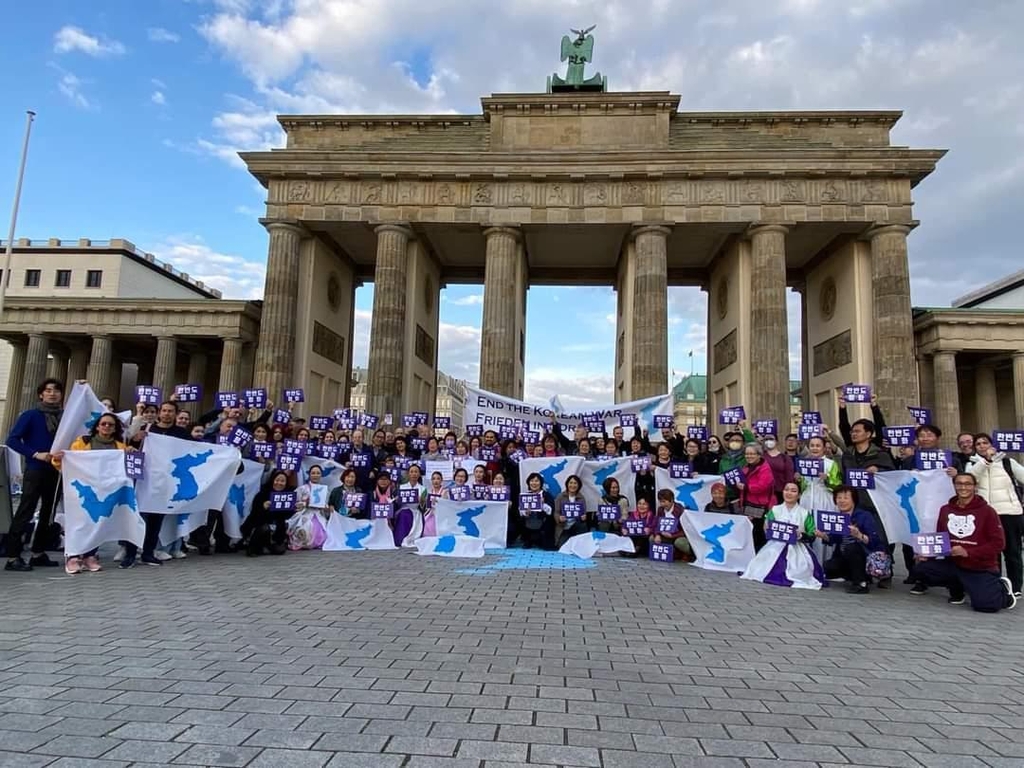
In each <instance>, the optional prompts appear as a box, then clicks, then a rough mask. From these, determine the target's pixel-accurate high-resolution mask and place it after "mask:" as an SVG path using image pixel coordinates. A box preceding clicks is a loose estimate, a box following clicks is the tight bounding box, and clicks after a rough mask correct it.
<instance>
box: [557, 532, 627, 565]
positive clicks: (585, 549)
mask: <svg viewBox="0 0 1024 768" xmlns="http://www.w3.org/2000/svg"><path fill="white" fill-rule="evenodd" d="M599 552H600V553H601V554H602V555H610V554H614V553H617V552H636V547H634V546H633V540H632V539H631V538H629V537H628V536H619V535H617V534H614V533H605V532H604V531H590V532H589V533H581V534H579V535H578V536H573V537H572V538H570V539H569V540H568V541H567V542H565V544H563V545H562V546H561V548H560V549H559V550H558V554H560V555H575V556H576V557H580V558H582V559H584V560H589V559H590V558H592V557H593V556H594V555H596V554H597V553H599Z"/></svg>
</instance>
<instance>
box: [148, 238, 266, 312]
mask: <svg viewBox="0 0 1024 768" xmlns="http://www.w3.org/2000/svg"><path fill="white" fill-rule="evenodd" d="M149 250H150V251H152V253H153V255H154V256H156V257H157V258H158V259H160V260H161V261H165V262H168V263H169V264H171V265H173V266H174V268H175V269H178V270H180V271H182V272H186V273H187V274H188V275H189V277H191V278H193V279H194V280H201V281H203V282H204V283H206V285H208V286H210V287H211V288H216V289H217V290H219V291H221V292H222V293H223V294H224V298H225V299H261V298H263V283H264V280H265V278H266V265H265V264H264V263H263V262H258V261H250V260H249V259H246V258H244V257H242V256H238V255H236V254H230V253H222V252H219V251H216V250H214V249H213V248H211V247H210V246H209V245H207V244H206V243H205V242H204V241H203V239H202V238H201V237H199V236H198V235H173V236H170V237H167V238H166V239H165V240H163V241H162V242H159V243H157V244H156V245H154V246H153V247H151V248H150V249H149Z"/></svg>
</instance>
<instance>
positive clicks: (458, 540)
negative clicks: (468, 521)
mask: <svg viewBox="0 0 1024 768" xmlns="http://www.w3.org/2000/svg"><path fill="white" fill-rule="evenodd" d="M415 546H416V554H417V555H438V556H440V557H483V556H484V540H483V539H481V538H479V537H477V536H456V535H455V534H453V533H449V534H446V535H444V536H424V537H423V538H420V539H416V543H415Z"/></svg>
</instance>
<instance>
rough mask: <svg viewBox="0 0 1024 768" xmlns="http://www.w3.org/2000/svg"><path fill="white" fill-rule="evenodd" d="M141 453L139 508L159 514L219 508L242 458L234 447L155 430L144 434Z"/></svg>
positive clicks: (225, 498) (176, 513) (137, 487)
mask: <svg viewBox="0 0 1024 768" xmlns="http://www.w3.org/2000/svg"><path fill="white" fill-rule="evenodd" d="M144 453H145V454H146V474H145V476H144V477H143V478H142V479H141V480H140V481H139V483H138V485H137V486H136V490H137V491H138V494H139V509H141V510H142V511H143V512H154V513H156V514H161V515H182V514H185V513H192V512H200V511H206V510H209V509H222V508H223V507H224V502H225V501H227V498H228V491H229V490H230V488H231V484H232V482H234V479H235V472H236V471H237V470H238V463H239V462H240V461H241V458H242V457H241V454H239V452H238V449H237V448H235V447H234V446H230V445H214V444H212V443H196V442H193V441H192V440H181V439H180V438H177V437H169V436H167V435H159V434H155V433H154V434H150V435H147V436H146V443H145V448H144Z"/></svg>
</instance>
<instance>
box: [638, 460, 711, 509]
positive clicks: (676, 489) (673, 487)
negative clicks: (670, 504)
mask: <svg viewBox="0 0 1024 768" xmlns="http://www.w3.org/2000/svg"><path fill="white" fill-rule="evenodd" d="M720 482H722V476H721V475H697V477H691V478H685V479H684V478H673V477H672V475H671V474H669V471H668V470H667V469H663V468H662V467H655V468H654V483H655V488H657V490H659V491H660V490H663V489H665V488H667V489H668V490H670V491H672V495H673V496H675V499H676V501H677V502H679V503H680V504H682V505H683V506H684V507H685V508H686V509H693V510H697V511H700V512H703V511H704V507H706V506H707V505H708V504H710V503H711V486H712V485H714V484H715V483H720Z"/></svg>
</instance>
